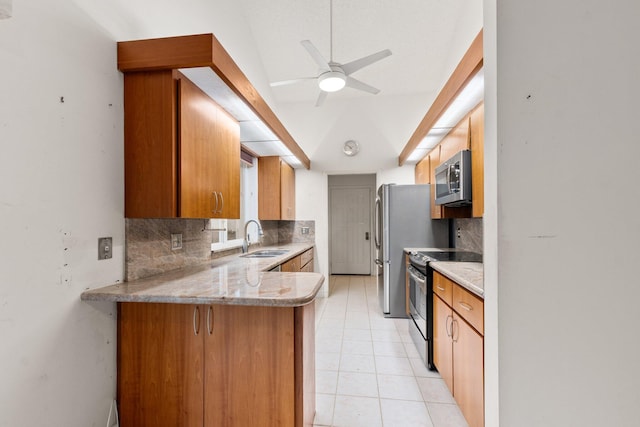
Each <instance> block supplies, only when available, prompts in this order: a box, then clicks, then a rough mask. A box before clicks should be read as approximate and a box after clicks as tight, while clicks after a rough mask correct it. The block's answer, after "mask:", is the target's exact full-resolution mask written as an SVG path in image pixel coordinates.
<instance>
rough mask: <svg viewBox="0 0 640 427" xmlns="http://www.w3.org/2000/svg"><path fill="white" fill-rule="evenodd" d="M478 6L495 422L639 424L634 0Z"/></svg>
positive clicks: (639, 61) (638, 35) (638, 89)
mask: <svg viewBox="0 0 640 427" xmlns="http://www.w3.org/2000/svg"><path fill="white" fill-rule="evenodd" d="M485 4H486V5H487V6H488V8H487V9H485V12H487V11H490V10H492V11H493V12H494V13H495V11H496V10H497V18H496V25H497V45H496V46H495V47H494V48H492V49H495V50H493V52H492V53H494V55H491V54H490V53H489V52H491V51H489V52H488V56H489V57H488V58H487V59H486V60H485V68H486V69H487V71H488V73H487V75H488V76H492V77H491V78H493V79H495V80H494V81H495V85H493V83H491V84H490V86H489V89H488V90H494V91H495V92H494V94H491V95H489V97H488V98H487V112H488V114H487V117H488V120H487V136H488V138H492V137H494V136H495V138H496V140H495V145H494V143H490V144H489V145H488V151H487V153H486V157H485V158H486V161H487V166H488V167H490V166H491V165H492V164H496V166H497V176H496V178H497V180H495V181H494V180H493V178H492V177H491V175H489V177H490V179H488V181H487V191H486V194H487V200H488V201H489V206H488V209H487V216H488V218H487V220H489V222H491V221H493V220H495V224H496V227H497V229H495V232H496V239H497V245H498V247H497V250H498V252H497V265H496V266H495V267H496V268H495V269H494V267H490V265H493V261H495V258H494V260H493V261H491V259H490V257H492V256H493V255H490V254H489V252H488V251H485V256H486V259H487V269H488V270H487V276H486V278H487V279H488V280H491V279H493V278H497V283H493V284H487V285H488V287H487V298H488V300H487V307H488V308H490V307H495V306H496V304H497V307H498V317H497V320H498V322H499V328H497V325H496V324H495V323H494V321H493V319H492V320H491V322H490V324H488V325H487V329H486V331H485V335H486V336H491V335H492V334H496V333H497V334H498V339H499V341H498V346H497V348H498V357H499V416H500V424H501V425H503V426H519V427H527V426H546V427H548V426H636V425H638V412H637V408H638V403H639V402H640V387H638V380H639V379H640V364H639V363H638V360H640V343H639V342H638V339H637V337H638V325H640V310H638V301H640V286H638V283H639V281H638V268H637V264H638V261H637V257H638V253H639V252H638V242H640V216H638V214H637V211H638V208H640V202H639V199H638V197H636V195H637V194H638V191H637V188H636V186H637V183H638V182H640V168H639V167H638V161H639V159H640V144H639V143H638V135H637V130H636V123H637V118H638V113H639V112H640V110H639V108H638V105H639V104H638V100H639V99H640V82H639V80H638V76H639V75H640V56H639V55H638V54H637V53H638V44H637V42H638V40H640V26H638V25H637V20H638V17H639V16H640V3H638V2H637V1H635V0H617V1H613V2H593V1H589V2H584V1H581V0H567V1H564V2H557V1H550V0H543V1H538V2H529V1H523V0H516V1H514V0H509V1H498V2H497V8H494V7H495V4H494V2H492V1H487V2H486V3H485ZM491 20H493V18H489V19H488V20H487V21H485V22H490V21H491ZM494 31H495V30H492V31H490V33H491V36H492V37H495V34H496V33H495V32H494ZM496 95H497V96H496ZM491 103H494V104H493V105H490V104H491ZM496 201H497V203H496ZM494 204H495V205H496V206H497V210H495V211H494V208H493V207H492V205H494ZM494 215H495V217H493V218H489V217H490V216H494ZM486 230H487V232H488V233H489V232H493V231H494V228H493V226H488V227H487V229H486ZM492 241H493V239H487V240H486V242H487V243H486V244H490V242H492ZM495 291H497V294H496V293H494V292H495ZM490 350H491V353H490V352H489V351H488V352H487V357H494V356H495V354H493V350H494V348H493V343H492V345H491V349H490ZM488 363H489V365H490V367H491V369H493V368H494V367H495V361H494V360H489V361H488ZM491 374H492V372H487V375H491ZM494 398H495V396H493V395H491V396H488V399H487V405H488V407H489V409H491V410H493V408H495V407H496V405H495V403H496V402H495V399H494ZM492 419H493V416H492Z"/></svg>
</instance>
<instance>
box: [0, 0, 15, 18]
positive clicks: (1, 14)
mask: <svg viewBox="0 0 640 427" xmlns="http://www.w3.org/2000/svg"><path fill="white" fill-rule="evenodd" d="M11 1H12V0H0V19H7V18H11V13H12V7H11Z"/></svg>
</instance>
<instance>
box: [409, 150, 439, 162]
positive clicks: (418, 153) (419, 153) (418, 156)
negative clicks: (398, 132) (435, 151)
mask: <svg viewBox="0 0 640 427" xmlns="http://www.w3.org/2000/svg"><path fill="white" fill-rule="evenodd" d="M432 148H433V147H427V148H420V147H418V148H416V149H415V150H413V153H411V155H410V156H409V157H408V158H407V163H418V162H419V161H420V160H422V159H423V158H424V157H425V156H426V155H427V153H428V152H429V151H431V149H432Z"/></svg>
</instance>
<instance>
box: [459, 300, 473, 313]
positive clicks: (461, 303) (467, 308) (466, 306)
mask: <svg viewBox="0 0 640 427" xmlns="http://www.w3.org/2000/svg"><path fill="white" fill-rule="evenodd" d="M458 304H460V305H461V306H462V308H464V309H465V310H467V311H471V310H473V307H472V306H470V305H469V304H467V303H466V302H462V301H458Z"/></svg>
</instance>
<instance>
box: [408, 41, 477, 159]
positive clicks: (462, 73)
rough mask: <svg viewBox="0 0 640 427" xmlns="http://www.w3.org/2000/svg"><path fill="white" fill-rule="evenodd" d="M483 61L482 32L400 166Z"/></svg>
mask: <svg viewBox="0 0 640 427" xmlns="http://www.w3.org/2000/svg"><path fill="white" fill-rule="evenodd" d="M482 61H483V50H482V30H480V32H479V33H478V35H477V36H476V38H475V39H474V40H473V42H472V43H471V46H469V49H467V52H466V53H465V54H464V56H463V57H462V59H461V60H460V62H459V63H458V66H457V67H456V69H455V70H454V71H453V74H451V77H449V80H447V83H445V85H444V87H443V88H442V90H441V91H440V93H439V94H438V96H437V97H436V99H435V101H433V104H432V105H431V108H429V111H427V114H426V115H425V116H424V118H423V119H422V121H421V122H420V124H419V125H418V127H417V128H416V130H415V131H414V132H413V135H411V138H409V142H407V145H405V147H404V149H403V150H402V152H401V153H400V156H399V157H398V165H399V166H402V165H403V164H404V163H405V162H406V161H407V159H408V158H409V156H410V155H411V153H412V152H413V150H415V149H416V147H417V146H418V145H419V144H420V142H421V141H422V140H423V139H424V137H425V136H427V134H428V133H429V131H430V130H431V128H432V127H433V125H434V124H435V123H436V122H437V121H438V119H439V118H440V117H441V116H442V114H443V113H444V112H445V111H447V108H449V106H450V105H451V103H452V102H453V101H454V100H455V99H456V97H457V96H458V95H459V94H460V92H461V91H462V89H463V88H464V87H465V85H466V84H467V83H468V82H469V80H471V78H472V77H473V76H474V75H475V74H476V73H477V72H478V71H479V70H480V69H481V68H482Z"/></svg>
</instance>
